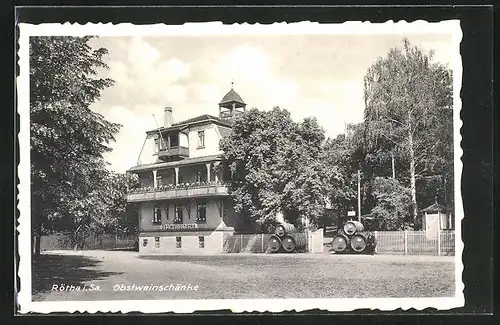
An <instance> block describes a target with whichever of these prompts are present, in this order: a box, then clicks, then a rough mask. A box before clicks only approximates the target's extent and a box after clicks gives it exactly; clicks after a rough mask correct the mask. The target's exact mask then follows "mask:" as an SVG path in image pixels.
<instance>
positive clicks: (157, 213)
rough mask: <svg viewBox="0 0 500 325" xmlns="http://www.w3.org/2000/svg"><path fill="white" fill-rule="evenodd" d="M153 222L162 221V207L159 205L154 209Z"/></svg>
mask: <svg viewBox="0 0 500 325" xmlns="http://www.w3.org/2000/svg"><path fill="white" fill-rule="evenodd" d="M153 223H154V224H159V223H161V208H160V207H159V206H156V205H155V207H154V209H153Z"/></svg>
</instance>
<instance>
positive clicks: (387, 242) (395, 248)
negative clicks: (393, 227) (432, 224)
mask: <svg viewBox="0 0 500 325" xmlns="http://www.w3.org/2000/svg"><path fill="white" fill-rule="evenodd" d="M374 234H375V238H376V240H377V248H376V252H377V253H378V254H401V255H455V231H454V230H442V231H440V232H439V233H435V234H433V235H432V236H430V235H429V234H427V233H426V232H425V231H374Z"/></svg>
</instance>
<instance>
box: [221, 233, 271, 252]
mask: <svg viewBox="0 0 500 325" xmlns="http://www.w3.org/2000/svg"><path fill="white" fill-rule="evenodd" d="M271 236H272V234H240V235H232V234H227V235H224V248H223V249H224V253H268V252H269V247H268V241H269V238H270V237H271Z"/></svg>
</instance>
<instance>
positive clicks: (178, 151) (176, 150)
mask: <svg viewBox="0 0 500 325" xmlns="http://www.w3.org/2000/svg"><path fill="white" fill-rule="evenodd" d="M171 157H183V158H187V157H189V149H188V148H186V147H181V146H175V147H169V148H165V149H162V150H160V151H158V158H160V159H165V158H171Z"/></svg>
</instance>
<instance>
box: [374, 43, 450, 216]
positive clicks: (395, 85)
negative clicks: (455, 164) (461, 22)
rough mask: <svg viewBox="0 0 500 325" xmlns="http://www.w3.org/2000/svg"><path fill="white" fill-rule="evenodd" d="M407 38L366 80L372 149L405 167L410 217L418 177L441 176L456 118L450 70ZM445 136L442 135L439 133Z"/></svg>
mask: <svg viewBox="0 0 500 325" xmlns="http://www.w3.org/2000/svg"><path fill="white" fill-rule="evenodd" d="M432 59H433V53H432V51H431V52H430V53H424V52H423V51H422V50H421V49H420V48H418V47H415V46H412V45H411V44H410V42H409V41H408V40H406V39H405V40H404V42H403V46H402V47H401V48H399V47H396V48H392V49H391V50H390V51H389V53H388V54H387V56H386V57H385V58H379V59H378V60H377V61H376V62H375V63H374V64H373V65H372V66H371V67H370V68H369V69H368V71H367V74H366V75H365V78H364V96H365V127H366V134H367V136H366V138H367V142H368V144H369V146H370V147H371V148H372V149H374V148H378V149H382V150H384V151H386V152H389V153H390V155H391V158H392V162H393V163H392V175H393V177H395V178H399V177H397V175H396V173H395V167H394V161H395V160H400V161H401V163H404V164H405V165H406V166H407V167H406V168H405V170H404V171H403V172H402V174H401V176H406V178H407V182H403V183H406V184H408V186H409V189H410V196H411V202H412V208H411V215H412V216H413V219H414V220H416V217H417V211H418V208H417V207H418V201H417V199H418V198H417V188H416V185H417V182H416V181H417V179H418V178H419V177H427V176H431V175H436V174H439V173H442V172H443V171H442V170H440V169H442V168H441V167H442V166H443V161H442V158H444V157H445V156H446V157H449V156H450V154H449V153H450V151H451V152H452V139H451V143H450V136H449V135H448V133H449V132H450V130H449V123H451V121H452V120H453V119H452V81H451V80H452V79H451V71H450V70H449V69H448V68H446V67H444V66H442V65H440V64H437V63H433V62H432ZM441 132H443V133H446V134H443V135H442V136H440V133H441Z"/></svg>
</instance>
